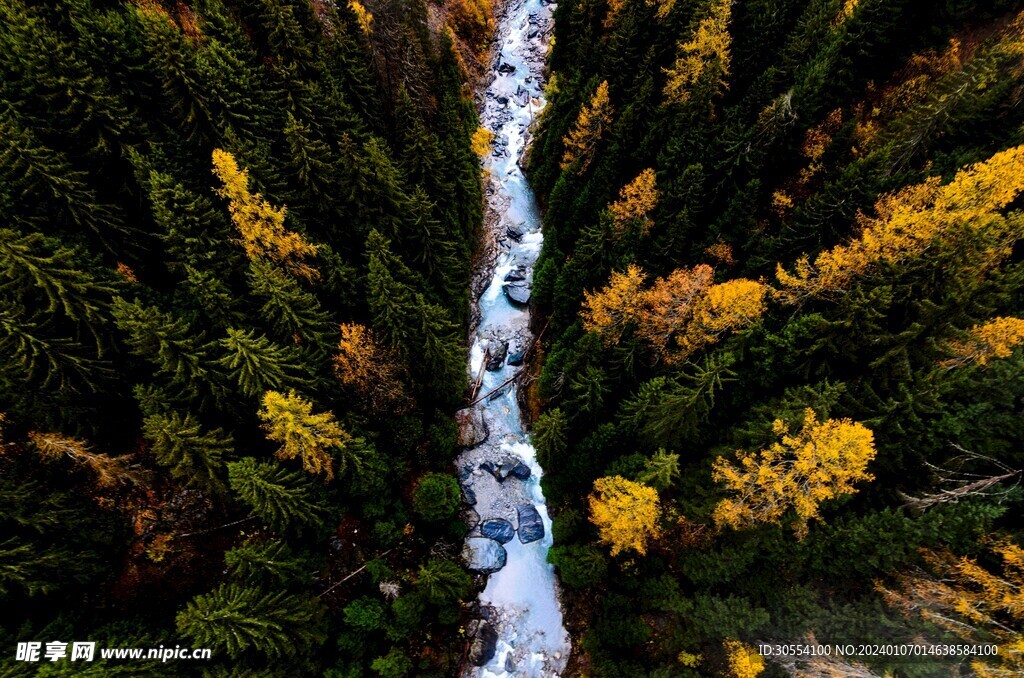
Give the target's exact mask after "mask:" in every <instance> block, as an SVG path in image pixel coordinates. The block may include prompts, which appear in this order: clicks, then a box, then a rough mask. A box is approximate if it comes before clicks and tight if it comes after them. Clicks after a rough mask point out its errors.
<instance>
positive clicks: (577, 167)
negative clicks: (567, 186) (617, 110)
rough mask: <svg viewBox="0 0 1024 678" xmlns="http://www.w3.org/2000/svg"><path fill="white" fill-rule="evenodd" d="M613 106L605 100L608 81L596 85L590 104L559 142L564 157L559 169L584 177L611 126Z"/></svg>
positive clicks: (585, 106)
mask: <svg viewBox="0 0 1024 678" xmlns="http://www.w3.org/2000/svg"><path fill="white" fill-rule="evenodd" d="M612 112H613V108H612V103H611V100H610V99H609V98H608V81H607V80H605V81H604V82H602V83H601V84H600V85H598V86H597V91H596V92H594V96H593V97H591V99H590V103H589V104H584V106H583V108H581V109H580V114H579V117H577V118H576V124H575V125H573V127H572V129H571V130H569V133H568V134H567V135H565V138H563V139H562V143H563V144H564V145H565V155H564V156H562V169H563V170H567V169H569V168H573V169H574V171H575V172H576V173H578V174H583V173H584V172H586V171H587V168H588V167H590V163H591V162H592V161H593V160H594V153H595V152H596V151H597V144H598V142H599V141H600V140H601V137H603V136H604V133H605V130H607V129H608V126H609V125H611V124H612Z"/></svg>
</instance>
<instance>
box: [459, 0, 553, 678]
mask: <svg viewBox="0 0 1024 678" xmlns="http://www.w3.org/2000/svg"><path fill="white" fill-rule="evenodd" d="M553 9H554V5H553V4H551V3H549V2H546V1H544V0H510V1H509V2H508V3H507V4H506V5H505V7H504V9H503V11H502V14H501V16H500V18H499V25H498V35H497V40H498V44H497V49H496V54H495V59H494V63H493V66H492V70H491V73H492V79H491V81H490V83H489V84H488V85H487V87H486V89H485V91H484V95H483V98H482V102H481V103H482V105H481V120H482V124H483V125H484V126H485V127H487V128H488V129H490V130H491V131H493V132H494V134H495V141H494V151H493V153H492V154H491V156H490V157H489V158H487V159H486V160H485V163H484V165H485V168H486V169H487V170H489V172H488V175H489V179H488V186H487V188H486V196H487V208H488V209H487V212H488V218H487V219H486V223H487V228H488V237H489V247H488V249H487V256H485V257H483V261H481V262H480V263H479V264H478V269H477V285H478V286H477V288H476V290H475V292H476V293H477V296H478V302H477V309H475V311H476V312H475V314H474V321H475V336H474V342H473V347H472V350H471V354H470V379H471V380H472V382H473V383H475V384H476V383H479V386H478V388H477V396H478V397H479V402H477V403H475V404H474V405H472V406H470V407H469V408H467V409H465V410H462V411H461V412H459V413H458V415H457V420H458V423H459V435H460V444H461V445H463V447H464V448H465V449H464V451H463V453H462V454H461V456H460V457H459V459H458V462H457V464H458V471H459V478H460V483H461V485H462V489H463V500H464V502H465V509H464V518H465V520H466V524H467V525H468V527H469V528H470V532H469V536H468V537H467V539H466V543H465V546H464V549H463V558H464V560H465V562H466V565H467V567H468V568H469V569H470V570H472V571H474V572H477V573H478V574H480V575H481V576H486V577H487V582H486V586H485V587H484V590H483V592H482V593H481V594H480V600H479V606H478V609H479V611H480V615H479V618H478V619H474V620H473V621H472V623H471V624H470V625H469V626H468V628H467V631H468V633H469V635H470V637H471V639H472V642H471V646H470V651H469V656H468V660H469V663H470V664H471V667H470V668H469V669H467V671H466V674H465V675H466V676H480V677H481V678H491V677H498V676H530V677H533V676H557V675H559V674H560V673H561V672H562V671H563V670H564V668H565V665H566V662H567V660H568V655H569V649H570V648H569V638H568V634H567V633H566V631H565V627H564V626H563V623H562V609H561V606H560V602H559V594H558V582H557V580H556V578H555V574H554V569H553V568H552V566H551V565H549V564H548V563H547V552H548V549H549V548H550V546H551V543H552V542H551V521H550V520H549V519H548V515H547V509H546V507H545V504H544V495H543V493H542V492H541V488H540V477H541V475H542V473H543V470H542V469H541V468H540V466H539V465H538V464H537V460H536V455H535V453H534V450H533V447H532V446H531V445H530V442H529V437H528V436H527V435H526V433H525V432H524V431H523V425H522V420H521V415H520V411H519V404H518V401H517V394H516V389H517V386H516V381H515V377H516V375H517V374H518V370H519V369H520V366H521V365H522V364H523V362H524V360H525V358H526V354H527V352H528V351H529V350H530V345H531V343H532V341H533V335H532V334H531V332H530V292H531V285H532V281H533V267H534V264H535V263H536V260H537V255H538V254H539V253H540V246H541V241H542V236H541V233H540V215H539V214H538V211H537V204H536V201H535V199H534V196H533V193H532V192H531V191H530V187H529V185H528V184H527V182H526V179H525V177H524V176H523V171H522V167H521V160H522V155H523V152H524V149H525V148H526V146H527V144H528V140H529V133H530V125H531V123H532V122H533V119H534V116H535V115H536V114H537V112H539V111H540V109H541V108H542V107H543V105H544V101H543V77H544V59H545V56H546V54H547V45H548V42H549V41H550V37H551V15H552V11H553Z"/></svg>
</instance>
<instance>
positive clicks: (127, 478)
mask: <svg viewBox="0 0 1024 678" xmlns="http://www.w3.org/2000/svg"><path fill="white" fill-rule="evenodd" d="M28 439H29V441H30V442H31V443H32V445H34V446H35V448H36V450H37V451H38V452H39V456H40V457H42V458H43V459H47V460H57V459H69V460H71V462H72V463H74V464H75V465H76V466H81V467H83V468H87V469H89V471H91V472H92V474H93V477H94V478H95V480H96V484H97V485H98V486H100V487H105V488H109V487H114V486H116V485H120V484H132V485H141V484H143V483H144V475H143V474H142V473H141V472H140V471H139V470H138V469H136V468H134V466H135V465H134V464H133V463H132V461H131V458H130V457H129V456H128V455H123V456H119V457H111V456H109V455H106V454H102V453H100V452H94V451H93V450H92V448H91V447H90V446H89V445H88V443H86V442H85V441H82V440H78V439H77V438H71V437H69V436H65V435H61V434H59V433H40V432H38V431H32V432H30V433H29V434H28Z"/></svg>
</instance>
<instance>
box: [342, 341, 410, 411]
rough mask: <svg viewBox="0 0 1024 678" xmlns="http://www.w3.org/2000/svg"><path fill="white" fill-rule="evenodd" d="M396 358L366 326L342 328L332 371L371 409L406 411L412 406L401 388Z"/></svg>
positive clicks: (398, 362) (398, 363)
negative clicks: (364, 400)
mask: <svg viewBox="0 0 1024 678" xmlns="http://www.w3.org/2000/svg"><path fill="white" fill-rule="evenodd" d="M399 365H400V361H399V359H398V356H396V355H395V354H394V352H393V351H391V350H390V349H388V348H386V347H384V346H382V345H381V344H380V342H378V341H377V339H376V337H374V334H373V330H371V329H370V328H369V327H366V326H365V325H359V324H356V323H345V324H343V325H342V326H341V339H340V340H339V342H338V352H337V353H336V354H335V356H334V371H335V374H337V375H338V379H340V380H341V383H342V384H344V385H345V386H349V387H351V388H352V389H354V390H355V391H356V393H358V394H359V395H360V396H361V397H362V398H364V399H366V401H367V404H368V405H370V409H373V410H383V409H392V410H395V409H399V410H404V409H406V408H407V407H408V406H409V405H410V404H411V403H410V400H409V398H408V396H406V395H405V391H404V389H403V387H402V379H401V373H400V367H399Z"/></svg>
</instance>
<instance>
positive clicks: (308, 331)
mask: <svg viewBox="0 0 1024 678" xmlns="http://www.w3.org/2000/svg"><path fill="white" fill-rule="evenodd" d="M249 287H250V289H251V290H252V293H253V294H254V295H256V296H257V297H259V298H261V299H263V304H262V306H260V316H262V317H263V318H264V319H265V320H266V321H267V322H268V323H269V324H270V326H271V327H272V328H273V329H274V331H275V332H276V333H277V335H278V336H279V337H280V338H282V339H283V338H288V339H291V340H293V341H294V342H295V343H297V344H301V343H312V344H313V345H314V346H316V345H319V344H320V343H321V342H322V340H323V339H324V333H325V332H326V331H327V329H328V328H329V327H330V324H331V323H330V319H329V317H328V315H327V313H325V312H324V310H323V309H322V308H321V306H320V302H319V301H317V298H316V297H315V296H313V295H312V294H311V293H310V292H308V291H307V290H304V289H302V287H301V286H300V285H299V283H298V281H297V280H295V279H294V278H293V277H292V276H289V275H287V274H286V273H285V272H284V271H282V270H281V269H279V268H278V267H276V266H274V265H273V264H271V263H270V262H269V261H259V260H257V261H253V262H251V264H250V265H249Z"/></svg>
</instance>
